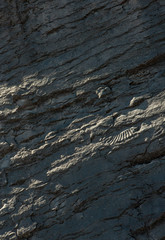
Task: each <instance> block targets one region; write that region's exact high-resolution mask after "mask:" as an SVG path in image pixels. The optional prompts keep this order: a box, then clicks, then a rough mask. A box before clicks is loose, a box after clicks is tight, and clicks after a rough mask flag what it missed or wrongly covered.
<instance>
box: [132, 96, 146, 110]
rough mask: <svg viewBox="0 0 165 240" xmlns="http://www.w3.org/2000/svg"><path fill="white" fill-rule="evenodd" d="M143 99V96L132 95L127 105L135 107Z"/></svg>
mask: <svg viewBox="0 0 165 240" xmlns="http://www.w3.org/2000/svg"><path fill="white" fill-rule="evenodd" d="M144 100H145V98H144V96H140V97H133V98H132V100H131V101H130V104H129V106H130V107H135V106H137V105H139V104H140V103H142V102H143V101H144Z"/></svg>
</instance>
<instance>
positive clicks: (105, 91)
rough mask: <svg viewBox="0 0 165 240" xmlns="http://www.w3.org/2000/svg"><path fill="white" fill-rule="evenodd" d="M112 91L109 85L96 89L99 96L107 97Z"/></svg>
mask: <svg viewBox="0 0 165 240" xmlns="http://www.w3.org/2000/svg"><path fill="white" fill-rule="evenodd" d="M110 92H111V90H110V88H109V87H99V88H98V89H97V90H96V94H97V96H98V97H99V98H103V97H105V96H106V95H108V94H110Z"/></svg>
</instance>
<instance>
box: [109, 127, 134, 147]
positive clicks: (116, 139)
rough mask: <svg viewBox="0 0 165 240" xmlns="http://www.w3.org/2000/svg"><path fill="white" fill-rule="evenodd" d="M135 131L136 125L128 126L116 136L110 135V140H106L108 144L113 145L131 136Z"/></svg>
mask: <svg viewBox="0 0 165 240" xmlns="http://www.w3.org/2000/svg"><path fill="white" fill-rule="evenodd" d="M136 133H137V128H136V127H131V128H128V129H126V130H124V131H122V132H121V133H119V134H117V135H116V136H114V137H112V138H111V140H110V141H109V142H108V143H109V144H110V145H114V144H116V143H124V142H125V141H126V140H127V139H130V138H132V137H133V136H135V135H136Z"/></svg>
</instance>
